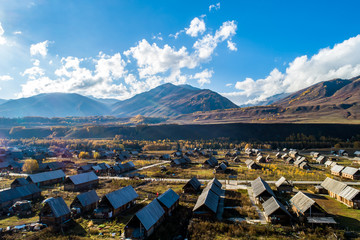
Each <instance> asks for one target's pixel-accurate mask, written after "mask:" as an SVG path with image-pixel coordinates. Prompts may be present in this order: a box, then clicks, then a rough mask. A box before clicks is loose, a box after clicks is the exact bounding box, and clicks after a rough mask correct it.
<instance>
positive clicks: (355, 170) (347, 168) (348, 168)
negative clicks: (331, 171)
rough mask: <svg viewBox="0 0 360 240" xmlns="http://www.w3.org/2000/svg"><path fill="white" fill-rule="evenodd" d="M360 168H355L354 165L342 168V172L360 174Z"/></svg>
mask: <svg viewBox="0 0 360 240" xmlns="http://www.w3.org/2000/svg"><path fill="white" fill-rule="evenodd" d="M359 172H360V170H359V169H358V168H353V167H346V168H344V170H342V174H344V173H346V174H349V175H355V174H359Z"/></svg>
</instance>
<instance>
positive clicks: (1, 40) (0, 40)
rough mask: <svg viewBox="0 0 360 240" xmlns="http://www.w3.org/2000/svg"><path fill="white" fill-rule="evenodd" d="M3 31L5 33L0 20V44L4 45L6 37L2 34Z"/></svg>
mask: <svg viewBox="0 0 360 240" xmlns="http://www.w3.org/2000/svg"><path fill="white" fill-rule="evenodd" d="M4 33H5V31H4V29H3V27H2V25H1V22H0V45H4V44H5V43H6V38H5V37H4V36H3V35H4Z"/></svg>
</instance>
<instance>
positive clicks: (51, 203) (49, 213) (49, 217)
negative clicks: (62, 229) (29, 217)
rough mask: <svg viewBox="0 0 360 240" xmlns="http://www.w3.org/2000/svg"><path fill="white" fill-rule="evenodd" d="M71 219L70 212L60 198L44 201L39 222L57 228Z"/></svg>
mask: <svg viewBox="0 0 360 240" xmlns="http://www.w3.org/2000/svg"><path fill="white" fill-rule="evenodd" d="M70 219H71V212H70V209H69V207H68V206H67V205H66V203H65V201H64V199H63V198H62V197H57V198H48V199H46V200H44V202H43V206H42V208H41V210H40V214H39V221H40V222H41V223H44V224H46V225H54V226H58V225H60V224H63V223H65V222H67V221H68V220H70Z"/></svg>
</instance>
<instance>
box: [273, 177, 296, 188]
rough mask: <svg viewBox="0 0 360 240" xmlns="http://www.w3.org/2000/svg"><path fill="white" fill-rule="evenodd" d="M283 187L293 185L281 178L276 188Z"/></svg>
mask: <svg viewBox="0 0 360 240" xmlns="http://www.w3.org/2000/svg"><path fill="white" fill-rule="evenodd" d="M282 185H284V186H292V184H291V183H290V182H289V181H288V180H286V178H285V177H281V178H280V179H279V180H277V181H276V183H275V186H276V187H280V186H282Z"/></svg>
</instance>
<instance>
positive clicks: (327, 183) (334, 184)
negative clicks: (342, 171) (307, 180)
mask: <svg viewBox="0 0 360 240" xmlns="http://www.w3.org/2000/svg"><path fill="white" fill-rule="evenodd" d="M321 186H322V187H323V188H325V189H326V190H328V191H330V192H333V193H335V194H337V195H339V194H340V192H341V191H342V190H344V189H345V188H346V187H347V185H346V184H345V183H342V182H339V181H336V180H334V179H332V178H329V177H327V178H326V179H325V180H324V181H323V182H322V183H321Z"/></svg>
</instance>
